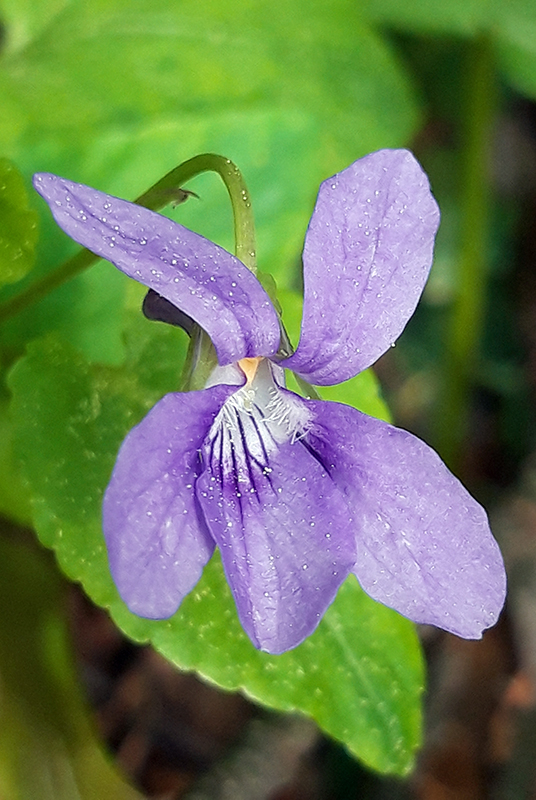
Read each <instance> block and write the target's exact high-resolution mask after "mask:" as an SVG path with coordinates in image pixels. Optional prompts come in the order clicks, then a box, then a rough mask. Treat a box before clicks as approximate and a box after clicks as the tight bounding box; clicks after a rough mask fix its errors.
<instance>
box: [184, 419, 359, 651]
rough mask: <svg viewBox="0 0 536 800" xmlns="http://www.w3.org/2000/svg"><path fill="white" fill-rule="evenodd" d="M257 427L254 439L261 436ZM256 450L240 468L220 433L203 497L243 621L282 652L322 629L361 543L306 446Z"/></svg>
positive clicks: (255, 637) (241, 459)
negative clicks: (328, 610) (324, 616)
mask: <svg viewBox="0 0 536 800" xmlns="http://www.w3.org/2000/svg"><path fill="white" fill-rule="evenodd" d="M252 426H253V423H252ZM252 426H251V427H250V429H249V430H248V429H247V428H244V429H243V434H244V437H245V440H246V441H247V439H251V438H252V437H255V436H257V433H258V432H257V433H256V432H254V430H253V427H252ZM260 435H261V436H262V435H263V434H262V432H261V434H260ZM254 447H255V451H256V453H257V454H256V455H252V451H251V449H247V450H244V451H243V452H242V451H241V449H240V448H239V447H235V448H234V452H233V454H232V455H231V456H230V457H231V460H232V461H234V463H235V469H233V467H232V463H226V459H225V452H226V445H225V443H222V441H221V437H219V436H218V437H216V439H215V440H214V442H213V444H212V446H211V447H210V448H208V449H207V451H205V461H206V470H205V472H204V473H203V474H202V475H201V476H200V477H199V479H198V481H197V496H198V498H199V503H200V505H201V507H202V509H203V512H204V515H205V519H206V521H207V525H208V528H209V530H210V532H211V533H212V536H213V537H214V539H215V540H216V543H217V544H218V547H219V549H220V552H221V556H222V560H223V566H224V569H225V573H226V575H227V580H228V582H229V585H230V587H231V590H232V592H233V595H234V598H235V602H236V607H237V611H238V616H239V618H240V621H241V623H242V626H243V627H244V629H245V631H246V632H247V634H248V635H249V637H250V639H251V640H252V642H253V643H254V645H255V646H256V647H258V648H260V649H262V650H265V651H267V652H269V653H274V654H279V653H282V652H284V651H286V650H289V649H291V648H293V647H296V645H298V644H300V642H302V641H303V639H305V638H306V637H307V636H309V634H311V633H312V632H313V631H314V630H315V628H316V627H317V625H318V623H319V622H320V619H321V617H322V615H323V614H324V611H325V610H326V608H327V607H328V606H329V605H330V603H332V601H333V600H334V598H335V594H336V592H337V589H338V587H339V586H340V584H341V583H342V581H343V580H344V579H345V578H346V576H347V575H348V573H349V571H350V569H351V568H352V566H353V564H354V561H355V541H354V537H353V534H352V522H351V518H350V514H349V511H348V507H347V505H346V503H345V501H344V497H343V496H342V494H341V493H340V492H339V490H338V489H337V487H336V486H335V485H334V483H333V481H332V480H331V478H330V477H329V475H328V474H327V472H326V471H325V469H324V468H323V466H322V465H321V464H320V463H319V462H318V461H317V460H316V459H315V458H314V457H313V456H312V455H311V454H310V453H309V452H308V450H307V448H306V447H305V446H304V445H303V444H302V443H301V442H299V441H295V442H293V443H292V442H290V441H287V442H286V443H284V444H280V445H278V447H277V449H275V450H272V451H271V452H270V453H269V456H268V458H266V455H267V454H266V451H264V453H263V448H259V440H258V439H257V442H256V443H255V445H254ZM222 453H223V458H222Z"/></svg>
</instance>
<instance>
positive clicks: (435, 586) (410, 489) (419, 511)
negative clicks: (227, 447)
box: [307, 402, 506, 639]
mask: <svg viewBox="0 0 536 800" xmlns="http://www.w3.org/2000/svg"><path fill="white" fill-rule="evenodd" d="M311 408H312V410H313V413H314V414H315V419H316V423H315V427H314V428H313V431H312V433H311V434H309V435H308V437H307V438H308V441H309V442H310V443H311V446H312V447H313V448H314V449H315V450H316V451H317V452H318V453H319V455H320V456H321V457H322V458H323V460H324V461H325V463H326V464H327V465H328V468H329V471H330V474H331V476H332V478H333V480H334V481H335V482H336V483H337V485H338V486H339V488H340V489H341V491H343V492H344V494H345V495H346V498H347V501H348V503H349V505H350V508H352V509H353V511H354V516H355V519H356V520H357V524H358V539H357V560H356V564H355V567H354V572H355V575H356V576H357V578H358V580H359V582H360V584H361V586H362V587H363V589H364V590H365V591H366V592H367V593H368V594H369V595H370V596H371V597H373V598H374V599H375V600H379V601H381V602H382V603H384V604H385V605H387V606H390V607H391V608H394V609H396V610H397V611H399V612H400V613H401V614H404V615H405V616H406V617H409V618H410V619H412V620H413V621H414V622H421V623H429V624H433V625H437V626H439V627H440V628H444V629H445V630H448V631H451V632H452V633H455V634H457V635H459V636H463V637H465V638H467V639H477V638H480V637H481V635H482V631H483V630H484V629H485V628H488V627H490V626H491V625H493V624H494V623H495V622H496V621H497V618H498V615H499V613H500V611H501V609H502V606H503V604H504V599H505V592H506V577H505V572H504V565H503V561H502V557H501V554H500V551H499V548H498V545H497V543H496V542H495V540H494V538H493V536H492V534H491V531H490V528H489V524H488V520H487V516H486V513H485V511H484V509H483V508H482V507H481V506H480V505H479V504H478V503H477V502H476V500H474V499H473V498H472V497H471V495H470V494H469V493H468V492H467V490H466V489H465V488H464V487H463V486H462V484H461V483H460V482H459V481H458V480H457V479H456V478H455V477H454V476H453V475H452V474H451V473H450V472H449V470H448V469H447V468H446V466H445V465H444V464H443V462H442V461H441V459H440V458H439V456H438V455H437V453H435V452H434V451H433V450H432V449H431V448H430V447H428V446H427V445H426V444H424V443H423V442H421V441H420V440H419V439H417V438H416V437H415V436H412V435H411V434H409V433H407V432H406V431H402V430H399V429H398V428H394V427H392V426H391V425H388V424H387V423H385V422H381V421H380V420H377V419H373V418H372V417H368V416H366V415H365V414H362V413H361V412H359V411H356V410H355V409H354V408H350V407H348V406H344V405H340V404H338V403H324V402H314V403H311Z"/></svg>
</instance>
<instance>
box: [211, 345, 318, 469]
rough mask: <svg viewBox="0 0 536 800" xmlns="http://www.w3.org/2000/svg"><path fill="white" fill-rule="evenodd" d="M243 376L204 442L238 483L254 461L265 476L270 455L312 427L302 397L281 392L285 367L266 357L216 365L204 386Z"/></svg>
mask: <svg viewBox="0 0 536 800" xmlns="http://www.w3.org/2000/svg"><path fill="white" fill-rule="evenodd" d="M244 375H245V376H246V383H245V384H243V385H241V386H240V388H239V389H238V390H237V391H236V392H235V393H234V394H232V395H231V397H230V398H229V399H228V400H227V401H226V402H225V403H224V405H223V407H222V409H221V410H220V412H219V414H218V415H217V417H216V419H215V420H214V423H213V425H212V427H211V429H210V431H209V433H208V436H207V438H206V440H205V446H206V448H207V450H208V451H209V452H210V454H211V460H212V459H214V458H216V459H218V460H219V461H220V464H221V466H222V468H223V470H224V472H226V473H227V472H230V471H233V472H234V473H235V475H236V477H237V479H238V481H239V482H243V483H249V482H250V477H251V475H250V470H251V466H252V464H254V465H255V467H256V468H260V469H261V470H262V471H263V472H264V474H268V473H269V472H270V471H271V468H270V456H271V454H272V453H273V452H274V451H276V450H277V448H278V446H280V445H282V444H283V443H286V442H290V443H291V444H292V443H294V442H296V441H297V440H298V439H300V438H301V437H302V436H303V435H304V434H305V433H306V432H307V430H308V429H309V427H310V423H311V414H310V412H309V410H308V408H307V405H306V403H305V401H303V400H301V398H299V397H297V396H296V395H294V394H292V393H291V392H286V391H283V385H284V371H283V369H282V368H281V367H278V366H277V365H275V364H272V362H271V361H269V360H268V359H266V358H255V359H250V358H248V359H243V360H242V361H240V362H238V364H237V365H233V366H232V367H231V368H229V367H224V368H217V369H216V370H215V371H214V373H213V375H212V376H211V378H210V379H209V382H208V384H207V385H214V384H215V383H227V382H229V383H230V384H231V385H232V384H234V383H237V382H238V380H239V381H240V383H241V384H242V381H243V380H244ZM214 379H215V380H214Z"/></svg>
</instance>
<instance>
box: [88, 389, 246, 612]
mask: <svg viewBox="0 0 536 800" xmlns="http://www.w3.org/2000/svg"><path fill="white" fill-rule="evenodd" d="M233 391H236V389H235V387H229V386H216V387H214V388H212V389H206V390H203V391H200V392H188V393H185V394H180V393H179V394H168V395H166V396H165V397H164V398H163V399H162V400H160V402H159V403H157V404H156V406H155V407H154V408H153V409H152V410H151V411H150V412H149V413H148V414H147V416H146V417H145V418H144V419H143V420H142V421H141V422H140V424H139V425H137V426H136V427H135V428H133V430H131V431H130V433H129V434H128V436H127V438H126V439H125V441H124V442H123V445H122V447H121V450H120V451H119V456H118V458H117V463H116V465H115V468H114V471H113V474H112V478H111V480H110V484H109V486H108V489H107V490H106V494H105V496H104V504H103V529H104V535H105V538H106V544H107V546H108V557H109V560H110V568H111V571H112V576H113V579H114V581H115V584H116V586H117V588H118V590H119V593H120V595H121V597H122V598H123V600H124V601H125V603H126V604H127V606H128V607H129V608H130V610H131V611H133V612H134V613H135V614H138V615H139V616H142V617H149V618H150V619H163V618H166V617H169V616H171V615H172V614H173V613H174V612H175V611H176V610H177V608H178V606H179V604H180V603H181V601H182V599H183V597H184V596H185V595H186V594H188V592H189V591H190V590H191V589H192V588H193V587H194V586H195V584H196V583H197V581H198V580H199V577H200V575H201V571H202V569H203V567H204V565H205V564H206V562H207V561H208V559H209V558H210V556H211V555H212V552H213V550H214V540H213V539H212V537H211V536H210V534H209V532H208V531H207V528H206V525H205V524H204V522H203V519H202V517H201V516H200V515H199V509H198V504H197V501H196V498H195V479H196V477H197V475H198V472H199V448H200V447H201V444H202V442H203V440H204V438H205V436H206V435H207V431H208V430H209V429H210V426H211V425H212V423H213V421H214V418H215V416H216V414H217V413H218V411H219V410H220V408H221V406H222V404H223V403H224V402H225V400H226V399H227V397H228V396H229V395H230V394H231V393H232V392H233Z"/></svg>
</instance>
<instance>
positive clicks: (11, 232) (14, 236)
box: [0, 158, 37, 286]
mask: <svg viewBox="0 0 536 800" xmlns="http://www.w3.org/2000/svg"><path fill="white" fill-rule="evenodd" d="M36 242H37V213H36V212H35V211H32V210H31V209H30V208H28V196H27V194H26V189H25V187H24V180H23V178H22V175H21V174H20V173H19V171H18V170H17V169H16V167H15V165H14V164H12V163H11V162H10V161H8V160H7V159H6V158H0V286H2V285H3V284H6V283H15V282H16V281H19V280H20V279H21V278H24V276H25V275H26V273H27V272H29V271H30V270H31V268H32V266H33V263H34V258H35V244H36Z"/></svg>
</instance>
